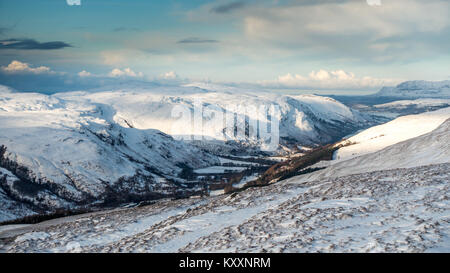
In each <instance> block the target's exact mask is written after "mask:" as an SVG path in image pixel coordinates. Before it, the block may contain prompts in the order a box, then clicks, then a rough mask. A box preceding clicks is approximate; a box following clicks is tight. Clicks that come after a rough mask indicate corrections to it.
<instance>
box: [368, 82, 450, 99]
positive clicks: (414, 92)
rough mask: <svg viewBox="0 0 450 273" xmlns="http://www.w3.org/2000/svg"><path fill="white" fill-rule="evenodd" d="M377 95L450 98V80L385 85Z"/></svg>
mask: <svg viewBox="0 0 450 273" xmlns="http://www.w3.org/2000/svg"><path fill="white" fill-rule="evenodd" d="M375 96H387V97H407V98H450V81H438V82H430V81H407V82H404V83H401V84H399V85H397V86H396V87H383V88H382V89H381V90H380V91H379V92H378V93H376V94H375Z"/></svg>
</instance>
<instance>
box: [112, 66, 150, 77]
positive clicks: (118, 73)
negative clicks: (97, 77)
mask: <svg viewBox="0 0 450 273" xmlns="http://www.w3.org/2000/svg"><path fill="white" fill-rule="evenodd" d="M109 76H110V77H143V76H144V74H142V72H138V73H136V72H134V71H133V70H131V69H130V68H125V69H123V70H121V69H119V68H114V69H113V70H112V71H111V72H110V73H109Z"/></svg>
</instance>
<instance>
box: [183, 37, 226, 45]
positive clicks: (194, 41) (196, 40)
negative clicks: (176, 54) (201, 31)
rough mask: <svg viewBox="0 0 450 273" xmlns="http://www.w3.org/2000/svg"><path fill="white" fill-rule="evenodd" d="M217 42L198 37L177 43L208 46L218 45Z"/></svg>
mask: <svg viewBox="0 0 450 273" xmlns="http://www.w3.org/2000/svg"><path fill="white" fill-rule="evenodd" d="M218 42H219V41H217V40H212V39H202V38H197V37H191V38H186V39H183V40H179V41H178V42H177V43H179V44H208V43H218Z"/></svg>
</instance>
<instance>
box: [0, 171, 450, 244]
mask: <svg viewBox="0 0 450 273" xmlns="http://www.w3.org/2000/svg"><path fill="white" fill-rule="evenodd" d="M449 174H450V164H440V165H431V166H422V167H416V168H410V169H396V170H388V171H380V172H372V173H364V174H358V175H350V176H344V177H340V178H327V179H323V180H320V181H310V182H307V183H301V184H298V178H297V177H294V178H292V179H290V180H289V181H285V182H281V183H278V184H272V185H270V186H267V187H263V188H251V189H248V190H246V191H244V192H241V193H237V194H235V195H233V196H217V197H209V198H207V199H187V200H176V201H167V202H161V203H158V204H156V205H152V206H148V207H142V208H133V209H126V210H116V211H108V212H101V213H96V214H91V215H86V216H81V215H80V216H77V217H76V218H75V219H72V220H71V221H63V220H61V222H60V223H58V222H56V223H53V224H52V225H49V224H45V223H42V224H38V225H34V226H30V227H28V228H27V229H26V230H24V231H22V234H19V235H17V234H14V233H12V231H5V232H4V233H3V234H2V233H0V238H2V237H3V238H5V237H8V236H7V235H8V234H11V236H13V237H10V238H9V239H7V240H5V241H3V244H4V245H3V247H1V246H0V251H7V252H177V251H181V252H237V251H238V252H262V251H270V252H424V251H430V252H433V251H445V252H448V251H450V240H449V238H450V237H449V236H450V233H449V231H450V203H449V199H448V196H449V193H450V187H449V183H448V182H449V181H450V176H449ZM1 242H2V241H0V245H1Z"/></svg>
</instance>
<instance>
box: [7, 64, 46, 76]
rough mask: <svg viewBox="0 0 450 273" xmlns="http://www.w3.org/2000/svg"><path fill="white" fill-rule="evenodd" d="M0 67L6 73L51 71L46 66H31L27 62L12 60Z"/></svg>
mask: <svg viewBox="0 0 450 273" xmlns="http://www.w3.org/2000/svg"><path fill="white" fill-rule="evenodd" d="M1 69H2V70H3V71H5V72H7V73H34V74H42V73H53V72H52V71H51V69H50V68H49V67H47V66H39V67H31V66H30V65H29V64H27V63H23V62H20V61H12V62H11V63H10V64H9V65H8V66H2V67H1Z"/></svg>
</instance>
